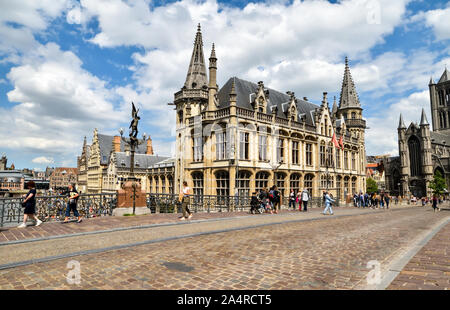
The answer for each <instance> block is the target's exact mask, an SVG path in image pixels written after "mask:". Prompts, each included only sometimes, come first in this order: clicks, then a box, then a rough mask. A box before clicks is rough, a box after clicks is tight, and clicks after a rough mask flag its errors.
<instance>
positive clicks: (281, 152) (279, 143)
mask: <svg viewBox="0 0 450 310" xmlns="http://www.w3.org/2000/svg"><path fill="white" fill-rule="evenodd" d="M277 161H278V162H279V163H280V162H284V139H278V140H277Z"/></svg>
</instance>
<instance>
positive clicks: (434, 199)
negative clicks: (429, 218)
mask: <svg viewBox="0 0 450 310" xmlns="http://www.w3.org/2000/svg"><path fill="white" fill-rule="evenodd" d="M437 205H438V198H437V196H436V195H433V211H434V212H436V210H438V211H441V209H440V208H439V207H438V206H437Z"/></svg>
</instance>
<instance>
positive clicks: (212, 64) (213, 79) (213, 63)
mask: <svg viewBox="0 0 450 310" xmlns="http://www.w3.org/2000/svg"><path fill="white" fill-rule="evenodd" d="M218 88H219V87H218V86H217V57H216V50H215V48H214V43H213V45H212V49H211V56H210V57H209V85H208V89H209V96H208V110H209V111H213V110H215V109H216V105H217V95H216V94H217V89H218Z"/></svg>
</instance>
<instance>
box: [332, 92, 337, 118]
mask: <svg viewBox="0 0 450 310" xmlns="http://www.w3.org/2000/svg"><path fill="white" fill-rule="evenodd" d="M336 112H337V104H336V96H334V100H333V107H332V108H331V115H332V116H334V115H336Z"/></svg>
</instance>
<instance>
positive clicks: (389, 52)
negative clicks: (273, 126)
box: [0, 0, 450, 170]
mask: <svg viewBox="0 0 450 310" xmlns="http://www.w3.org/2000/svg"><path fill="white" fill-rule="evenodd" d="M198 23H200V24H201V27H202V35H203V44H204V54H205V56H206V57H205V58H206V59H205V60H206V61H207V58H208V57H209V54H210V51H211V46H212V43H215V47H216V48H215V49H216V56H217V58H218V72H217V75H218V76H217V79H218V84H219V87H221V86H222V85H224V84H225V82H226V81H227V80H228V79H229V78H230V77H232V76H237V77H239V78H242V79H246V80H249V81H253V82H257V81H264V85H266V86H267V87H270V88H272V89H276V90H279V91H281V92H286V91H288V90H290V91H294V92H295V94H296V96H297V98H302V97H308V99H309V100H310V101H312V102H313V103H316V104H318V105H319V104H320V101H321V100H322V93H323V92H328V98H330V99H329V100H330V105H331V104H332V98H333V96H336V97H337V100H339V93H340V89H341V83H342V78H343V73H344V60H345V57H346V56H348V57H349V64H350V68H351V73H352V76H353V79H354V81H355V84H356V89H357V92H358V94H359V98H360V101H361V105H362V108H363V109H364V111H363V117H364V118H365V119H366V120H367V125H368V127H369V129H367V130H366V152H367V154H368V155H381V154H391V155H392V156H395V155H397V154H398V145H397V130H396V128H397V125H398V119H399V114H400V113H402V114H403V118H404V120H405V123H407V125H409V123H410V122H412V121H419V120H420V115H421V110H422V108H424V109H425V112H426V113H427V116H428V120H429V122H430V123H431V114H430V103H429V92H428V83H429V81H430V77H432V78H433V80H434V81H438V80H439V78H440V76H441V75H442V73H443V72H444V69H445V66H446V64H448V65H449V66H450V47H449V44H448V43H449V40H450V3H449V2H447V1H438V0H433V1H431V0H430V1H425V0H415V1H414V0H396V1H391V0H342V1H326V0H303V1H301V0H293V1H282V0H280V1H277V0H267V1H251V2H247V1H240V0H231V1H221V0H220V1H219V0H205V1H195V0H181V1H151V0H107V1H106V0H96V1H92V0H89V1H87V0H79V1H77V0H40V1H34V0H14V1H11V0H0V153H1V154H2V153H4V154H6V156H7V157H8V163H9V164H11V163H14V165H15V167H16V168H19V169H22V168H30V169H37V170H43V169H45V167H47V166H52V167H55V166H56V167H76V164H77V161H76V159H77V156H79V155H80V154H81V147H82V144H83V138H84V137H85V136H86V138H87V142H88V144H89V143H91V141H92V136H93V131H94V128H97V129H98V131H99V132H100V133H103V134H109V135H117V134H118V129H119V128H121V127H123V128H125V129H126V128H128V126H129V123H130V119H131V102H132V101H133V102H134V103H135V104H136V106H137V107H138V108H139V109H140V112H139V113H140V116H141V121H140V123H139V132H140V134H142V133H144V132H146V133H147V135H150V136H151V138H152V141H153V147H154V150H155V153H157V154H158V155H168V156H171V155H173V150H174V142H175V112H174V110H173V107H172V106H168V105H167V103H170V102H173V94H174V93H175V92H177V91H178V90H180V88H181V87H182V86H183V84H184V81H185V78H186V73H187V69H188V65H189V61H190V57H191V53H192V48H193V42H194V38H195V33H196V30H197V24H198ZM125 132H127V131H125Z"/></svg>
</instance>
